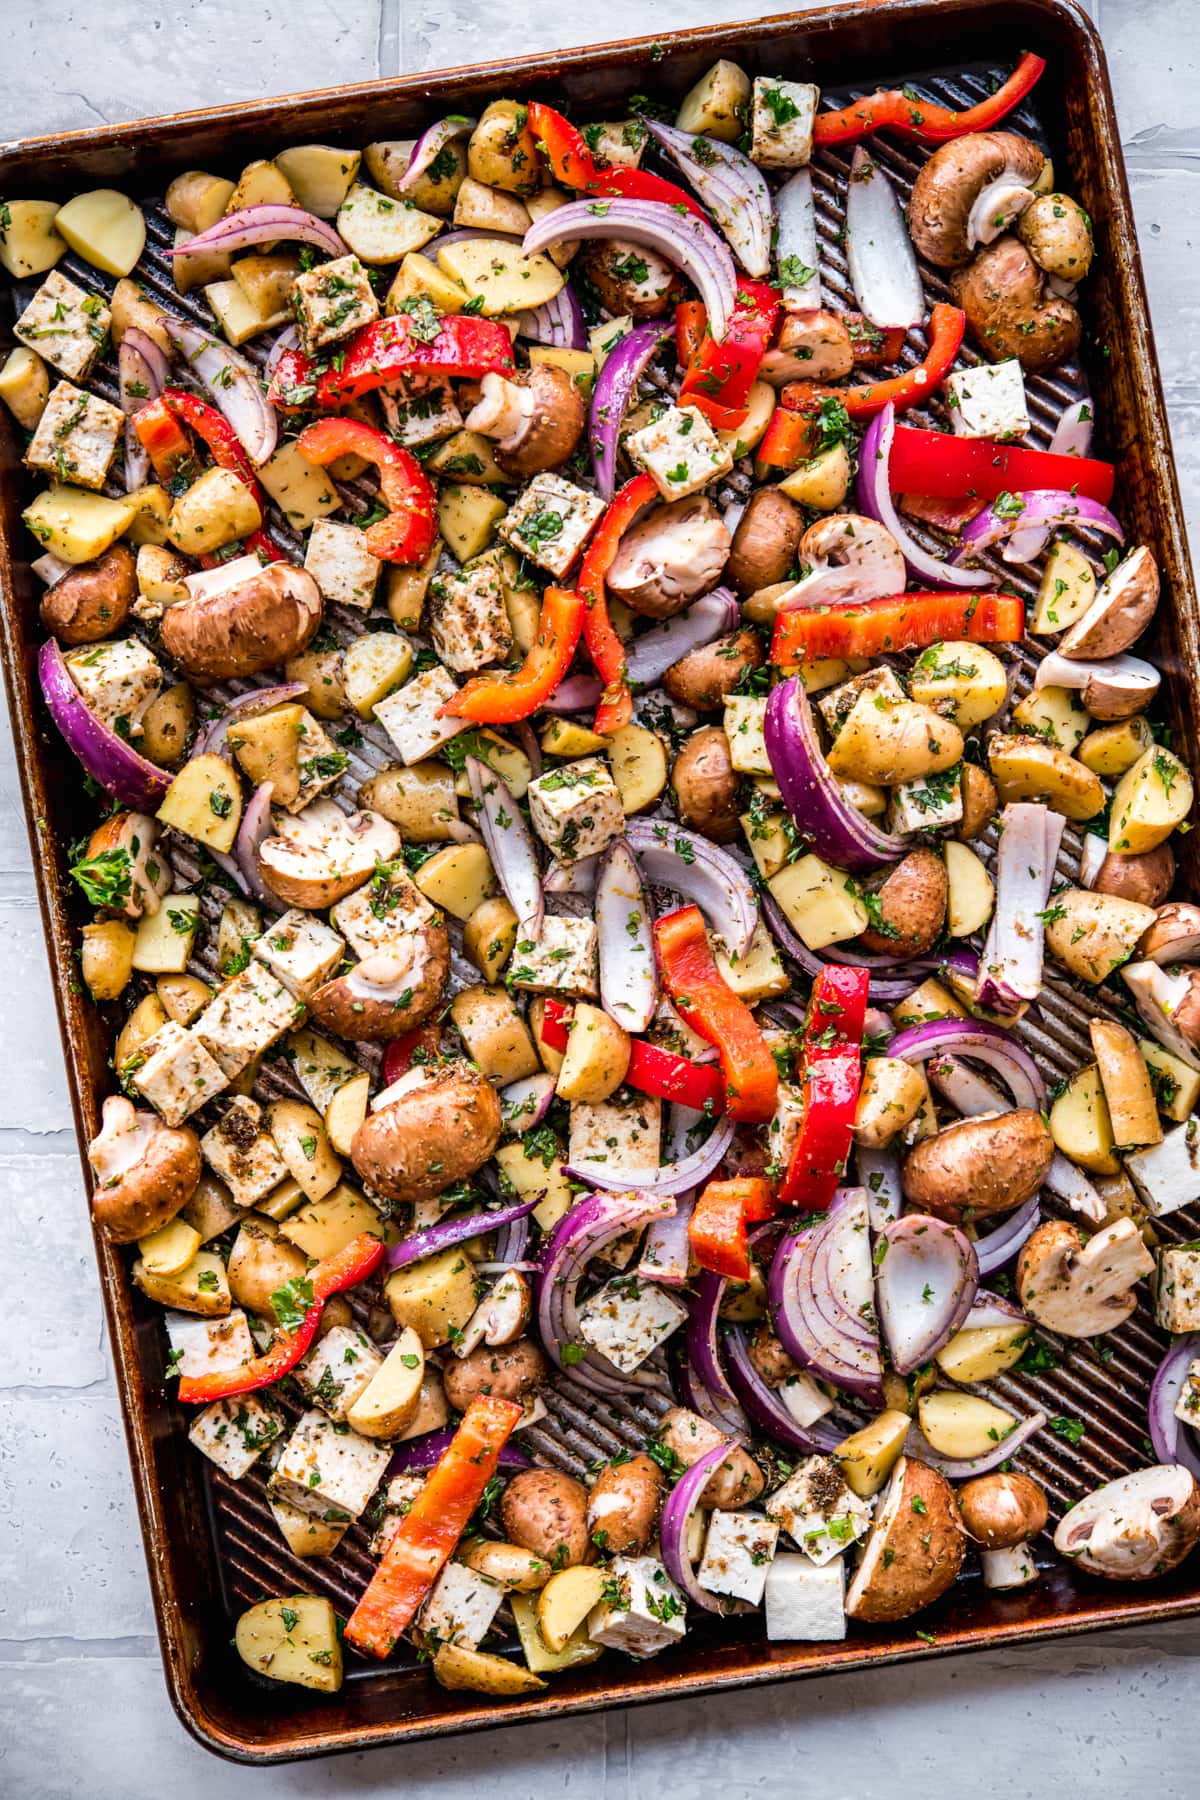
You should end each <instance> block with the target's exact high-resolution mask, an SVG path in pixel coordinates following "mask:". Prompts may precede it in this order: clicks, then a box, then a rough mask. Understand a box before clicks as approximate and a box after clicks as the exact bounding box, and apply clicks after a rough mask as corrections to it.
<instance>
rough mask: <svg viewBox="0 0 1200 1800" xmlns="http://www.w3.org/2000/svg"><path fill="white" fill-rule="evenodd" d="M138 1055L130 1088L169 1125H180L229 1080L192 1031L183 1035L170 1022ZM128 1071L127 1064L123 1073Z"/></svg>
mask: <svg viewBox="0 0 1200 1800" xmlns="http://www.w3.org/2000/svg"><path fill="white" fill-rule="evenodd" d="M138 1055H139V1056H140V1057H141V1058H142V1060H141V1062H140V1064H139V1065H138V1067H137V1069H136V1070H134V1074H133V1085H134V1087H135V1088H136V1089H137V1091H138V1093H139V1094H140V1095H141V1096H142V1099H143V1100H148V1101H149V1102H150V1104H151V1106H152V1107H154V1109H155V1111H156V1112H159V1113H161V1114H162V1116H163V1118H164V1119H165V1120H166V1122H167V1124H168V1125H182V1124H183V1121H184V1120H185V1119H186V1118H188V1117H189V1115H190V1114H192V1113H194V1112H195V1111H196V1110H197V1108H198V1107H201V1106H203V1105H204V1103H205V1101H206V1100H211V1099H212V1097H213V1095H214V1094H219V1093H220V1092H221V1090H222V1088H225V1087H228V1085H229V1077H228V1076H227V1075H226V1074H225V1073H224V1071H223V1070H222V1068H221V1066H220V1064H219V1063H216V1062H214V1061H213V1059H212V1057H211V1056H210V1055H209V1053H208V1050H207V1048H206V1047H205V1045H204V1043H203V1042H202V1041H201V1039H200V1038H199V1037H198V1036H197V1035H196V1033H195V1031H185V1030H184V1028H183V1026H182V1025H176V1023H175V1021H174V1020H173V1019H171V1020H168V1022H167V1023H166V1024H165V1025H162V1026H160V1027H159V1029H158V1030H157V1031H156V1032H155V1033H154V1036H153V1037H149V1038H147V1039H146V1041H145V1043H144V1044H143V1045H142V1047H141V1049H140V1051H139V1052H138ZM134 1060H136V1058H135V1059H134ZM130 1067H131V1064H130V1063H126V1065H125V1068H126V1071H128V1070H129V1068H130Z"/></svg>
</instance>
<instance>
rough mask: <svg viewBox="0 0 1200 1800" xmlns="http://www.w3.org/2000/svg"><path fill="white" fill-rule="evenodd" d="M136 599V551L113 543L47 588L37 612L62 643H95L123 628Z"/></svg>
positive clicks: (47, 628) (124, 545)
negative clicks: (101, 554)
mask: <svg viewBox="0 0 1200 1800" xmlns="http://www.w3.org/2000/svg"><path fill="white" fill-rule="evenodd" d="M136 599H137V575H136V573H135V564H134V559H133V551H132V550H131V549H130V548H129V545H128V544H113V545H111V546H110V548H109V549H107V550H106V551H105V552H104V555H103V556H98V557H97V558H96V560H95V562H90V563H80V564H79V566H78V567H77V568H74V569H72V570H71V571H70V573H69V574H67V575H64V576H63V577H62V579H61V580H60V581H56V582H55V583H54V586H53V587H49V588H47V589H46V592H45V593H44V594H43V595H42V600H41V605H40V606H39V608H38V615H39V617H40V619H41V621H42V624H43V625H44V626H45V627H46V630H47V631H49V632H50V633H52V635H53V636H54V637H56V638H57V639H58V641H59V643H60V644H96V643H99V641H100V639H101V638H108V637H112V636H113V634H114V633H115V632H118V631H120V629H121V627H122V626H123V625H124V623H125V621H126V619H127V618H128V617H129V609H130V607H131V606H132V605H133V603H134V601H135V600H136Z"/></svg>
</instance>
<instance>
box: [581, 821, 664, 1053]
mask: <svg viewBox="0 0 1200 1800" xmlns="http://www.w3.org/2000/svg"><path fill="white" fill-rule="evenodd" d="M595 916H596V926H597V933H598V936H599V940H600V998H601V1000H602V1002H603V1004H604V1006H605V1009H606V1010H607V1011H608V1012H610V1013H611V1014H612V1016H613V1018H614V1019H615V1020H616V1021H617V1023H618V1024H619V1025H622V1026H623V1027H624V1028H625V1030H626V1031H629V1032H639V1031H645V1029H646V1027H647V1025H649V1023H650V1021H651V1019H652V1018H653V1017H654V1009H655V1007H656V1006H657V1005H658V979H657V975H656V972H655V962H654V936H653V922H652V919H651V915H650V908H649V906H648V905H647V902H646V892H645V889H644V888H643V887H642V877H641V871H640V870H639V869H638V866H637V863H636V862H635V861H634V858H633V852H632V851H631V850H630V848H629V845H628V844H627V843H626V842H625V840H624V838H617V839H616V841H615V842H614V843H612V844H610V845H609V847H608V849H607V850H606V851H605V853H604V856H603V857H602V859H601V862H600V872H599V874H598V876H597V877H596V907H595Z"/></svg>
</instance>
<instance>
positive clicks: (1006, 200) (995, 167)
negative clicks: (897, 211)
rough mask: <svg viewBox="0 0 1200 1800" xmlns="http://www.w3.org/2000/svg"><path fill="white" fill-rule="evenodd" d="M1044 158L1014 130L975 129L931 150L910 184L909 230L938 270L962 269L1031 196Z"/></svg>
mask: <svg viewBox="0 0 1200 1800" xmlns="http://www.w3.org/2000/svg"><path fill="white" fill-rule="evenodd" d="M1045 161H1046V158H1045V156H1044V155H1043V153H1042V151H1041V150H1039V149H1038V147H1037V145H1036V144H1034V143H1032V142H1031V141H1030V140H1029V138H1025V137H1020V136H1018V134H1017V133H1016V132H1015V131H978V132H971V133H970V134H969V135H968V136H966V137H960V138H954V139H953V140H952V141H951V142H950V143H948V144H943V145H942V146H941V147H940V149H938V150H935V151H934V153H933V155H932V156H931V157H930V158H929V161H928V162H927V163H926V164H925V166H924V168H923V169H922V170H921V172H920V174H919V175H918V176H917V179H916V181H915V182H914V183H913V191H912V201H911V203H910V206H909V213H908V228H909V231H910V232H911V233H912V240H913V243H914V244H915V245H916V247H917V250H918V251H919V252H920V254H921V255H922V256H923V257H925V258H926V260H927V261H929V262H931V263H933V264H935V266H936V267H937V268H939V269H961V268H963V267H964V265H965V264H966V263H968V262H970V260H971V252H972V250H974V249H975V248H976V246H977V245H979V244H990V243H992V242H993V240H994V239H995V238H997V237H998V236H999V234H1000V233H1001V232H1002V231H1005V230H1007V228H1008V226H1009V225H1010V224H1011V223H1012V221H1013V220H1014V219H1015V218H1016V217H1017V216H1018V215H1019V214H1020V213H1021V212H1023V211H1024V209H1025V208H1026V207H1027V206H1028V205H1029V204H1030V202H1031V201H1032V200H1033V192H1032V190H1033V188H1034V186H1035V185H1036V183H1037V180H1038V177H1039V176H1040V175H1041V173H1042V169H1043V167H1044V166H1045Z"/></svg>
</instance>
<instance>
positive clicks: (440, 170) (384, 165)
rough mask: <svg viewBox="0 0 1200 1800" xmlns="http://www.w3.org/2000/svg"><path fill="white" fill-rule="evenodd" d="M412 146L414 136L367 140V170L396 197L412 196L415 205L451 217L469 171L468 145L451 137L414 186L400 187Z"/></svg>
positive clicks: (406, 198)
mask: <svg viewBox="0 0 1200 1800" xmlns="http://www.w3.org/2000/svg"><path fill="white" fill-rule="evenodd" d="M413 149H414V140H413V139H412V138H408V139H399V140H397V139H392V140H390V141H386V142H382V143H378V144H368V145H367V147H366V149H365V150H364V151H363V161H364V163H365V164H366V167H367V173H368V175H369V176H370V177H371V180H372V181H373V182H374V183H375V186H376V187H377V188H379V189H380V191H381V192H382V193H384V194H388V195H390V196H391V198H392V199H393V200H411V202H412V203H413V205H414V206H420V207H422V208H423V209H424V210H425V211H426V212H431V213H438V214H439V215H440V216H441V217H442V218H447V219H448V218H449V217H450V214H451V213H452V212H453V210H454V196H455V194H456V193H457V192H458V188H459V184H460V182H461V181H462V179H463V177H464V175H465V174H466V172H467V152H466V146H465V145H464V144H462V143H460V142H458V141H456V140H453V139H452V140H451V141H450V142H449V143H448V144H446V145H444V147H443V149H442V153H441V155H440V156H438V157H436V158H435V159H434V161H433V163H431V165H430V167H429V168H428V169H426V170H425V172H424V174H422V175H419V176H418V177H417V179H416V181H415V182H413V184H412V186H411V187H408V188H404V189H401V188H400V186H399V183H400V181H401V179H402V178H403V177H404V176H405V174H406V173H407V171H408V165H409V160H410V158H411V155H412V152H413Z"/></svg>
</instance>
